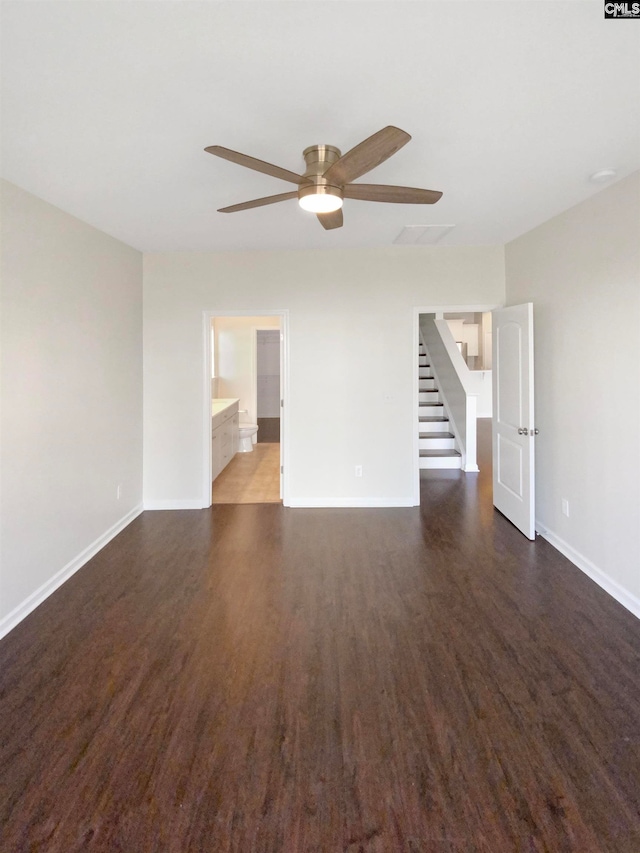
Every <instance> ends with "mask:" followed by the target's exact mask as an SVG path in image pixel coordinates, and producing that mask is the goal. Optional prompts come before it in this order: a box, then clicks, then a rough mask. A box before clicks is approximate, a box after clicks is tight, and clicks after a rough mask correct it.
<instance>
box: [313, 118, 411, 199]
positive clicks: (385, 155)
mask: <svg viewBox="0 0 640 853" xmlns="http://www.w3.org/2000/svg"><path fill="white" fill-rule="evenodd" d="M410 139H411V137H410V136H409V134H408V133H405V131H404V130H400V128H399V127H393V125H391V124H390V125H389V126H388V127H383V128H382V130H379V131H378V132H377V133H374V134H373V136H370V137H369V138H368V139H365V140H364V142H361V143H360V144H359V145H356V147H355V148H352V149H351V151H347V153H346V154H343V156H342V157H341V158H340V159H339V160H336V162H335V163H334V164H333V165H332V166H329V168H328V169H327V171H326V172H325V173H324V177H325V178H326V179H327V181H328V182H329V183H331V184H337V185H338V186H342V185H343V184H348V183H350V182H351V181H355V180H356V178H359V177H360V176H361V175H364V174H365V172H369V171H371V169H375V167H376V166H379V165H380V163H384V161H385V160H388V159H389V157H391V155H392V154H395V153H396V151H399V150H400V149H401V148H402V146H403V145H406V144H407V142H408V141H409V140H410Z"/></svg>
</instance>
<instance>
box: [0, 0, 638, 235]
mask: <svg viewBox="0 0 640 853" xmlns="http://www.w3.org/2000/svg"><path fill="white" fill-rule="evenodd" d="M2 18H3V26H2V42H3V44H2V64H3V69H2V72H3V73H2V76H3V89H2V167H3V168H2V173H3V176H4V177H6V178H7V179H8V180H10V181H13V182H14V183H16V184H18V185H19V186H21V187H23V188H24V189H26V190H28V191H30V192H32V193H34V194H35V195H37V196H40V197H41V198H43V199H45V200H47V201H49V202H51V203H53V204H55V205H57V206H58V207H60V208H62V209H63V210H66V211H68V212H70V213H72V214H74V215H75V216H77V217H79V218H80V219H83V220H84V221H86V222H89V223H91V224H92V225H95V226H96V227H98V228H100V229H102V230H103V231H106V232H107V233H108V234H112V235H113V236H115V237H117V238H119V239H121V240H123V241H124V242H126V243H129V244H130V245H132V246H135V247H136V248H138V249H141V250H143V251H157V250H179V249H198V250H219V249H239V248H292V249H299V248H322V247H339V248H346V247H370V246H386V245H390V244H391V243H392V241H393V239H394V238H395V237H396V235H397V234H398V233H399V232H400V230H401V229H402V228H403V227H404V226H405V225H422V224H437V225H451V224H453V225H455V226H456V227H455V228H454V229H453V230H452V231H451V232H450V233H449V234H447V235H446V236H445V237H444V238H443V240H442V242H441V245H483V244H500V243H504V242H506V241H508V240H510V239H512V238H513V237H515V236H517V235H519V234H521V233H523V232H525V231H527V230H529V229H530V228H532V227H534V226H536V225H537V224H539V223H540V222H543V221H545V220H546V219H548V218H550V217H551V216H553V215H555V214H557V213H559V212H560V211H562V210H565V209H566V208H568V207H570V206H572V205H574V204H576V203H577V202H579V201H581V200H583V199H585V198H587V197H588V196H589V195H592V194H593V193H594V192H597V191H598V190H599V189H600V187H598V186H596V185H594V184H592V183H590V182H589V180H588V176H589V175H590V174H591V173H593V172H595V171H596V170H599V169H603V168H605V167H614V168H615V169H617V172H618V177H624V176H625V175H627V174H629V173H630V172H632V171H634V170H636V169H638V168H640V26H639V25H638V22H637V21H629V20H614V21H605V20H604V19H603V3H602V2H601V0H594V2H592V0H569V2H561V0H487V2H484V0H468V2H464V0H461V2H454V0H447V2H443V0H440V2H431V0H424V1H422V0H414V2H401V0H382V2H351V0H315V1H314V2H301V0H295V2H279V0H263V2H241V1H240V0H237V2H233V0H227V2H159V0H147V1H146V2H133V0H125V2H118V0H110V2H106V0H103V2H87V0H83V2H57V0H50V2H7V3H3V4H2ZM387 124H395V125H397V126H398V127H401V128H403V129H404V130H406V131H408V132H409V133H410V134H411V135H412V137H413V139H412V141H411V142H410V143H409V144H408V145H407V146H406V147H405V148H403V149H402V150H401V151H400V152H398V154H396V155H395V156H394V157H392V158H391V159H390V160H388V161H387V162H386V163H384V164H382V165H381V166H379V167H378V168H377V169H376V170H375V171H373V172H371V173H369V174H368V175H367V176H366V177H363V178H362V179H361V181H362V182H366V183H396V184H403V185H410V186H417V187H426V188H429V189H437V190H442V191H443V192H444V196H443V198H442V200H441V201H440V202H438V204H436V205H434V206H414V205H393V204H386V205H385V204H373V203H366V202H358V201H349V200H347V201H346V202H345V207H344V214H345V226H344V228H342V229H339V230H337V231H330V232H326V231H324V230H323V229H322V228H321V226H320V225H319V224H318V223H317V221H316V219H315V217H314V216H313V215H311V214H307V213H304V212H303V211H302V210H300V208H299V207H298V205H297V203H296V202H295V201H289V202H285V203H282V204H279V205H274V206H270V207H262V208H258V209H255V210H250V211H245V212H241V213H235V214H221V213H217V212H216V209H217V208H218V207H222V206H225V205H229V204H233V203H236V202H241V201H247V200H249V199H252V198H257V197H260V196H265V195H272V194H274V193H279V192H287V191H289V190H291V189H294V187H293V185H291V184H286V183H284V182H282V181H279V180H277V179H275V178H270V177H267V176H265V175H262V174H259V173H257V172H252V171H249V170H247V169H243V168H241V167H239V166H237V165H234V164H232V163H228V162H226V161H224V160H220V159H218V158H215V157H213V156H211V155H210V154H206V153H205V152H204V151H203V149H204V148H205V146H207V145H214V144H219V145H224V146H226V147H228V148H233V149H235V150H238V151H242V152H244V153H247V154H250V155H252V156H254V157H258V158H260V159H263V160H267V161H269V162H271V163H275V164H277V165H280V166H283V167H284V168H287V169H291V170H292V171H302V169H303V161H302V150H303V148H305V147H306V146H308V145H312V144H316V143H328V144H331V145H336V146H338V147H339V148H341V149H342V151H343V152H345V151H347V150H348V149H349V148H351V147H352V146H353V145H355V144H357V143H358V142H360V141H361V140H362V139H364V138H365V137H367V136H369V135H371V134H372V133H374V132H375V131H377V130H379V129H380V128H381V127H384V126H385V125H387Z"/></svg>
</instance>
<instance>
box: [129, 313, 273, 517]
mask: <svg viewBox="0 0 640 853" xmlns="http://www.w3.org/2000/svg"><path fill="white" fill-rule="evenodd" d="M214 317H247V318H249V317H279V318H280V334H281V335H282V336H283V338H282V348H281V358H280V386H281V399H282V400H284V406H283V408H282V410H281V412H280V415H281V417H280V430H281V440H280V467H281V468H283V469H284V475H283V476H281V486H280V497H281V499H282V502H283V504H284V505H285V506H289V505H290V504H289V502H288V501H289V466H288V464H287V459H288V458H289V406H288V401H289V309H288V308H279V309H273V308H270V309H264V310H261V309H259V308H256V309H250V310H244V311H228V310H220V311H217V310H215V309H211V310H208V311H203V312H202V327H203V341H204V346H203V354H204V358H203V368H204V376H203V378H204V381H203V396H202V403H203V405H202V416H203V424H202V459H203V461H204V463H205V464H203V466H202V468H203V471H202V499H201V500H200V501H152V504H153V506H152V505H150V506H148V507H147V505H146V504H145V509H206V508H207V507H210V506H211V472H212V468H211V376H210V374H211V334H210V331H209V330H210V328H211V321H212V320H213V318H214ZM252 362H255V356H254V357H253V358H252ZM256 419H257V416H256ZM207 460H208V462H207ZM187 503H188V504H189V506H187V505H186V504H187ZM156 504H157V506H156ZM173 504H176V505H175V506H174V505H173Z"/></svg>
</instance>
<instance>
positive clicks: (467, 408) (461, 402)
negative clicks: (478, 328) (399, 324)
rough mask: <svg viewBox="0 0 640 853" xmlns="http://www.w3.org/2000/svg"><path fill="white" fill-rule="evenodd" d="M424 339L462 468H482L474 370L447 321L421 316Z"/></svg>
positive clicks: (421, 336) (421, 337)
mask: <svg viewBox="0 0 640 853" xmlns="http://www.w3.org/2000/svg"><path fill="white" fill-rule="evenodd" d="M420 340H421V343H422V344H423V346H424V347H425V349H426V350H427V352H428V353H429V361H430V362H431V368H432V370H433V373H434V376H435V378H436V383H437V385H438V390H439V391H440V394H441V395H442V400H443V402H444V405H445V408H446V409H447V413H448V415H449V423H450V424H451V431H452V432H453V434H454V436H455V438H456V441H457V443H458V446H459V448H460V453H461V455H462V469H463V470H464V471H466V472H467V473H475V472H477V471H478V470H479V469H478V463H477V450H476V414H477V404H478V402H477V401H478V393H477V391H475V390H473V384H474V383H473V377H472V376H471V371H470V370H469V368H468V367H467V364H466V362H465V360H464V358H463V357H462V353H461V352H460V350H459V349H458V346H457V344H456V342H455V340H454V337H453V335H452V334H451V329H450V328H449V325H448V323H447V321H446V320H441V319H436V318H435V317H434V316H432V315H428V314H425V315H420Z"/></svg>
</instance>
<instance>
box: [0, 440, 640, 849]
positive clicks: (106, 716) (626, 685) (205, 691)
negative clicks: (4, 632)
mask: <svg viewBox="0 0 640 853" xmlns="http://www.w3.org/2000/svg"><path fill="white" fill-rule="evenodd" d="M481 463H482V457H481ZM421 482H422V497H423V503H422V506H421V507H420V508H415V509H370V510H367V509H297V510H295V509H286V508H284V507H282V506H281V505H280V504H264V505H238V506H229V505H226V506H217V507H214V508H213V509H212V510H207V511H191V512H148V513H145V514H144V515H142V516H141V517H140V518H139V519H137V520H136V521H135V522H134V523H133V524H131V525H130V526H129V527H128V528H127V529H126V530H125V531H124V532H123V533H122V534H120V536H118V537H117V538H116V539H115V540H114V541H113V542H111V543H110V544H109V545H108V546H107V547H106V548H105V549H104V550H103V551H102V552H101V553H99V554H98V555H97V556H96V557H95V558H94V559H93V560H91V562H90V563H88V564H87V566H86V567H85V568H83V569H82V570H81V571H80V572H79V573H78V574H76V575H75V576H74V577H73V578H72V579H71V580H69V581H68V582H67V583H66V584H65V585H64V586H63V587H62V588H61V589H60V590H58V591H57V592H56V593H55V594H54V595H53V596H51V597H50V598H49V599H48V600H47V601H46V602H45V603H44V604H42V605H41V606H40V607H39V608H38V609H37V610H36V611H35V612H34V613H33V614H32V615H31V616H29V617H28V618H27V619H26V620H25V621H24V622H23V623H21V624H20V625H19V626H18V627H17V628H16V629H15V630H14V631H13V632H12V633H11V634H10V635H8V636H7V637H6V638H5V639H4V640H2V642H0V731H1V733H2V745H1V751H0V816H1V820H2V828H1V832H0V848H1V850H2V851H3V853H5V852H7V851H11V853H14V851H20V852H21V853H22V851H25V853H26V851H29V853H33V852H34V851H45V853H73V851H89V853H91V852H92V851H122V853H147V852H148V853H156V851H157V853H195V852H196V851H198V853H199V852H200V851H207V853H208V852H209V851H212V853H225V851H234V853H298V851H316V853H325V851H326V853H333V851H350V853H357V851H362V852H363V853H373V852H374V851H375V853H396V851H412V853H415V851H420V853H533V851H548V853H564V851H575V853H638V851H640V816H639V806H640V622H639V621H638V620H636V619H635V618H634V617H633V616H632V615H631V614H629V613H628V612H627V611H626V610H624V609H623V608H622V607H621V606H619V605H618V604H617V603H616V602H615V601H613V599H611V598H610V597H609V596H607V595H606V594H605V593H604V592H602V591H601V590H600V589H599V588H598V587H596V586H595V585H594V584H593V583H592V582H591V581H590V580H589V579H588V578H587V577H586V576H584V575H583V574H582V573H581V572H580V571H579V570H578V569H577V568H575V567H574V566H573V565H572V564H570V563H569V562H568V561H567V560H565V559H564V558H563V557H562V556H561V555H559V554H558V552H557V551H555V550H554V549H553V548H552V547H551V546H550V545H549V544H548V543H546V542H545V541H543V540H539V541H537V542H535V543H530V542H529V541H528V540H527V539H525V538H524V537H523V536H522V535H521V534H520V533H518V532H517V531H516V530H515V529H514V528H513V527H512V526H511V525H510V524H509V522H508V521H506V520H505V519H504V518H503V517H502V516H501V515H499V514H498V513H497V512H495V511H494V510H493V509H492V507H491V482H490V471H489V470H484V471H483V472H482V473H481V474H480V475H478V476H476V475H466V476H465V475H464V474H461V473H460V472H442V471H440V472H439V471H434V472H424V476H423V477H422V480H421Z"/></svg>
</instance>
